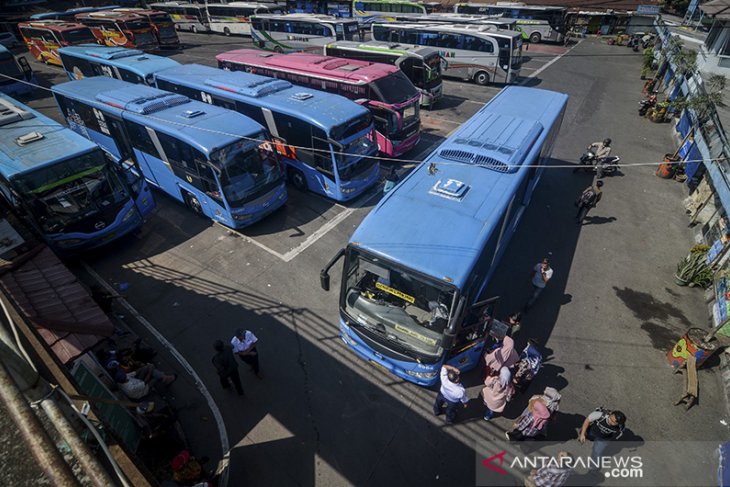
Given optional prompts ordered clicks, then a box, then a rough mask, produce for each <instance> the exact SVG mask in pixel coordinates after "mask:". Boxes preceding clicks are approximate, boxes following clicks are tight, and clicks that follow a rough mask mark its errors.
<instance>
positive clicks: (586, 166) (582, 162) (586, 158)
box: [573, 150, 596, 173]
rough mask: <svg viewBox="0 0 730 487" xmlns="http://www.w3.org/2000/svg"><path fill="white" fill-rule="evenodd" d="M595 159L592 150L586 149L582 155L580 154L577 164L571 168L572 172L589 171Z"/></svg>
mask: <svg viewBox="0 0 730 487" xmlns="http://www.w3.org/2000/svg"><path fill="white" fill-rule="evenodd" d="M595 161H596V155H595V154H594V153H593V151H590V150H586V151H585V152H584V153H583V155H582V156H580V159H579V161H578V166H576V167H575V168H573V172H574V173H576V172H578V171H589V170H591V169H593V164H595Z"/></svg>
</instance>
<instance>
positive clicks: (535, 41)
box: [530, 32, 542, 44]
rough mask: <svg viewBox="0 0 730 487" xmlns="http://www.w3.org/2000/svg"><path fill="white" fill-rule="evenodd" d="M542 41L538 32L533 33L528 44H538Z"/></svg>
mask: <svg viewBox="0 0 730 487" xmlns="http://www.w3.org/2000/svg"><path fill="white" fill-rule="evenodd" d="M541 40H542V36H541V35H540V33H539V32H533V33H532V34H530V44H538V43H539V42H540V41H541Z"/></svg>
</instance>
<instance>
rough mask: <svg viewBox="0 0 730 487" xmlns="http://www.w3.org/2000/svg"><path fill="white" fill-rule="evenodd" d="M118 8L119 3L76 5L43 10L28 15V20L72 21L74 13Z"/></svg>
mask: <svg viewBox="0 0 730 487" xmlns="http://www.w3.org/2000/svg"><path fill="white" fill-rule="evenodd" d="M116 8H119V5H107V6H105V7H78V8H70V9H68V10H63V11H61V12H43V13H40V14H35V15H31V16H30V20H63V21H65V22H73V21H74V20H75V17H76V14H81V13H89V12H99V11H102V10H113V9H116Z"/></svg>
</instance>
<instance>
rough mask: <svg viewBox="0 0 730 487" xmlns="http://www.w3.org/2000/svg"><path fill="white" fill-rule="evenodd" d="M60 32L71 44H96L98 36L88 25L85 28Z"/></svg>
mask: <svg viewBox="0 0 730 487" xmlns="http://www.w3.org/2000/svg"><path fill="white" fill-rule="evenodd" d="M60 34H61V37H63V40H64V41H65V42H68V43H70V44H82V43H91V44H96V37H94V34H92V33H91V30H90V29H88V28H86V27H85V28H83V29H74V30H64V31H62V32H61V33H60Z"/></svg>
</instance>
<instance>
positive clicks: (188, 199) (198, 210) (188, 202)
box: [183, 191, 203, 216]
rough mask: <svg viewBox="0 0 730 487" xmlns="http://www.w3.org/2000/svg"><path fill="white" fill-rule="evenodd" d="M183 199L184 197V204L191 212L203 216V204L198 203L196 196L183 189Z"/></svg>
mask: <svg viewBox="0 0 730 487" xmlns="http://www.w3.org/2000/svg"><path fill="white" fill-rule="evenodd" d="M183 199H185V206H187V207H188V208H190V209H191V210H193V213H195V214H197V215H200V216H203V205H201V204H200V201H198V198H196V197H195V196H193V195H192V194H190V193H188V192H187V191H183Z"/></svg>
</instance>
